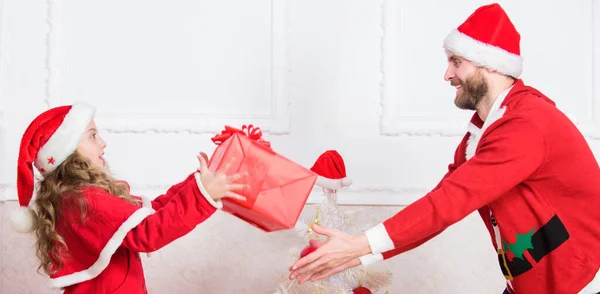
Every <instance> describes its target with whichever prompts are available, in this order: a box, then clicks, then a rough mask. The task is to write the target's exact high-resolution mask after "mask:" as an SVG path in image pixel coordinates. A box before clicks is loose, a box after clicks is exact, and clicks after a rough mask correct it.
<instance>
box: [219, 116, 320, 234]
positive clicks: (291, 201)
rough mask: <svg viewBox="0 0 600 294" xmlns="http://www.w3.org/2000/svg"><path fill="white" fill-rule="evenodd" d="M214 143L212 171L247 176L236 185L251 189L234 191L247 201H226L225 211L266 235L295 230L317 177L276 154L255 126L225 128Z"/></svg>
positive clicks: (225, 199)
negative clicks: (266, 233)
mask: <svg viewBox="0 0 600 294" xmlns="http://www.w3.org/2000/svg"><path fill="white" fill-rule="evenodd" d="M212 140H213V142H215V144H217V145H219V146H218V147H217V148H216V150H215V151H214V153H213V155H212V157H211V159H210V161H209V169H210V170H211V171H217V170H219V171H223V172H225V173H226V174H228V175H232V174H235V173H243V172H247V174H248V175H247V176H245V177H243V178H242V179H240V180H238V181H236V183H242V184H248V185H249V188H246V189H244V190H243V191H235V192H236V193H238V194H241V195H243V196H245V197H246V200H245V201H242V200H237V199H232V198H224V199H223V200H222V201H223V210H224V211H226V212H228V213H230V214H232V215H234V216H236V217H238V218H240V219H242V220H244V221H246V222H248V223H250V224H252V225H254V226H256V227H258V228H260V229H261V230H264V231H266V232H273V231H278V230H285V229H291V228H293V227H294V226H295V224H296V222H297V221H298V218H299V217H300V213H301V212H302V209H303V208H304V205H305V204H306V200H307V199H308V196H309V195H310V192H311V191H312V188H313V186H314V185H315V181H316V179H317V174H316V173H314V172H312V171H311V170H310V169H307V168H305V167H303V166H301V165H299V164H297V163H295V162H293V161H291V160H289V159H287V158H285V157H283V156H281V155H279V154H277V153H276V152H275V151H273V150H272V149H271V147H270V143H269V142H267V141H265V140H263V139H262V132H261V131H260V129H259V128H255V127H253V126H252V125H249V126H243V127H242V129H237V128H233V127H229V126H226V127H225V130H224V131H222V132H221V134H218V135H217V136H215V137H213V138H212ZM227 164H230V166H229V168H228V169H227V170H224V168H225V167H226V166H227Z"/></svg>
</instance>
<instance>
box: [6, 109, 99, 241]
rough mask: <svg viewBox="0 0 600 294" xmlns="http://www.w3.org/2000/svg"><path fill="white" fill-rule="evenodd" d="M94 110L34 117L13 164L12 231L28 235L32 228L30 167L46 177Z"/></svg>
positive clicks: (49, 112) (73, 146) (73, 143)
mask: <svg viewBox="0 0 600 294" xmlns="http://www.w3.org/2000/svg"><path fill="white" fill-rule="evenodd" d="M95 112H96V110H95V109H94V108H93V107H92V106H90V105H87V104H84V103H78V104H74V105H67V106H59V107H55V108H52V109H49V110H47V111H45V112H44V113H42V114H40V115H39V116H38V117H36V118H35V119H34V120H33V121H32V122H31V124H30V125H29V127H27V130H25V133H24V134H23V138H21V147H20V149H19V160H18V163H17V193H18V197H19V205H20V207H19V208H18V209H17V210H16V211H13V212H12V214H11V217H10V218H11V225H12V227H13V229H14V230H16V231H17V232H21V233H29V232H31V231H33V229H34V228H35V219H36V217H35V212H34V210H33V209H32V208H30V207H29V205H30V202H31V199H32V197H33V190H34V177H33V165H35V167H36V168H37V170H38V171H39V172H40V173H41V174H42V175H46V174H48V173H50V172H52V171H54V170H55V169H56V167H58V166H59V165H60V164H61V163H63V162H64V161H65V159H67V157H69V156H70V155H71V154H73V153H74V152H75V150H76V149H77V145H79V141H80V139H81V137H82V136H83V134H84V133H85V130H86V129H87V126H88V125H89V123H90V121H92V119H93V118H94V114H95Z"/></svg>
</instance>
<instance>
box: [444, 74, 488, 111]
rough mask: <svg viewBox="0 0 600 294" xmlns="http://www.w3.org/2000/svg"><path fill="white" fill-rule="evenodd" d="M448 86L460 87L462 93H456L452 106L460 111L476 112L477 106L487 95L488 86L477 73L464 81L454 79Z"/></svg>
mask: <svg viewBox="0 0 600 294" xmlns="http://www.w3.org/2000/svg"><path fill="white" fill-rule="evenodd" d="M450 84H451V85H452V86H456V85H460V88H461V89H462V93H460V94H459V93H457V94H456V98H454V104H455V105H456V106H457V107H458V108H460V109H468V110H477V105H479V102H481V100H483V97H485V96H486V95H487V93H488V85H487V83H486V81H485V79H484V78H483V76H481V74H480V72H479V71H476V72H475V73H474V74H473V75H472V76H470V77H468V78H467V79H466V80H465V81H462V80H460V79H459V78H454V79H452V80H451V81H450Z"/></svg>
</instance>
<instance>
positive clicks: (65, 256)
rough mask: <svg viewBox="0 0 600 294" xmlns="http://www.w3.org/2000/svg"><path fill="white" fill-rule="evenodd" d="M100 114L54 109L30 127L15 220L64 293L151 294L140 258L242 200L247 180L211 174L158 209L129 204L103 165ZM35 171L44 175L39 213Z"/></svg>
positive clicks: (160, 201) (194, 179) (153, 204)
mask: <svg viewBox="0 0 600 294" xmlns="http://www.w3.org/2000/svg"><path fill="white" fill-rule="evenodd" d="M94 113H95V110H94V108H92V107H91V106H89V105H87V104H76V105H72V106H61V107H56V108H53V109H50V110H48V111H46V112H44V113H42V114H41V115H39V116H38V117H37V118H35V119H34V120H33V122H32V123H31V124H30V125H29V127H28V128H27V130H26V131H25V134H24V135H23V138H22V141H21V148H20V153H19V161H18V170H17V190H18V196H19V204H20V205H21V207H20V209H19V210H18V211H16V212H15V213H13V215H12V216H11V220H12V224H13V227H14V228H15V229H16V230H17V231H20V232H32V231H35V235H36V237H37V241H36V247H37V256H38V258H39V259H40V262H41V265H40V269H43V271H44V272H45V273H46V274H48V275H49V276H50V281H51V285H52V286H53V287H54V288H63V289H64V290H65V292H64V293H87V294H90V293H127V294H136V293H147V291H146V286H145V280H144V274H143V269H142V263H141V260H140V255H139V253H140V252H152V251H156V250H158V249H160V248H162V247H163V246H165V245H167V244H169V243H170V242H172V241H174V240H175V239H177V238H179V237H181V236H183V235H185V234H187V233H189V232H190V231H191V230H193V229H194V228H195V227H196V225H198V224H200V223H201V222H203V221H204V220H206V219H207V218H208V217H210V216H211V215H212V214H213V213H214V212H215V211H216V209H217V208H220V205H221V203H220V199H222V198H224V197H233V198H240V199H243V198H244V197H243V196H241V195H239V194H236V193H235V192H234V190H239V189H243V188H244V185H242V184H236V183H234V182H235V181H236V180H237V179H239V178H240V177H241V176H242V175H241V174H235V175H233V176H229V177H228V176H226V175H225V174H223V173H221V172H217V173H213V172H211V171H209V170H208V168H207V164H206V161H207V160H206V158H205V156H206V155H203V156H198V159H199V161H200V170H199V172H198V171H197V172H193V173H191V174H190V175H189V176H188V177H187V178H186V179H185V180H183V181H182V182H180V183H178V184H176V185H174V186H172V187H171V188H170V189H169V190H168V191H167V192H166V194H163V195H160V196H158V197H157V198H156V199H155V200H154V201H149V200H148V199H142V198H139V197H136V196H132V195H131V194H130V193H129V186H128V184H127V183H125V182H120V181H116V180H114V179H113V178H112V177H111V176H110V174H109V173H108V172H107V171H106V170H105V162H104V158H103V157H102V156H103V154H104V149H105V148H106V143H105V142H104V141H103V140H102V139H101V138H100V136H98V134H97V130H96V124H95V122H94V120H93V117H94ZM32 164H33V165H35V167H36V168H37V169H38V171H39V172H40V173H41V174H42V175H43V180H41V181H40V182H39V183H38V189H37V192H36V197H35V200H34V202H35V205H33V207H35V210H33V209H32V208H28V206H29V203H30V202H31V198H32V194H33V190H34V178H33V166H32Z"/></svg>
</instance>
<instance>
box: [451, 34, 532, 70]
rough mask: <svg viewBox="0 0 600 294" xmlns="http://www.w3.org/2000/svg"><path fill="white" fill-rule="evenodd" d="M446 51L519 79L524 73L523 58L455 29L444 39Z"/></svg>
mask: <svg viewBox="0 0 600 294" xmlns="http://www.w3.org/2000/svg"><path fill="white" fill-rule="evenodd" d="M444 49H446V50H448V51H450V52H452V53H454V54H456V55H458V56H460V57H463V58H465V59H467V60H469V61H471V62H472V63H473V64H475V65H477V66H481V67H485V68H489V69H492V70H495V71H497V72H499V73H503V74H506V75H509V76H511V77H513V78H518V77H519V76H520V75H521V73H523V58H522V57H521V56H519V55H516V54H513V53H510V52H508V51H506V50H504V49H502V48H500V47H496V46H493V45H490V44H486V43H483V42H481V41H478V40H475V39H473V38H471V37H469V36H468V35H465V34H463V33H461V32H460V31H458V30H457V29H454V30H453V31H452V32H451V33H450V34H448V36H447V37H446V38H445V39H444Z"/></svg>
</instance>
